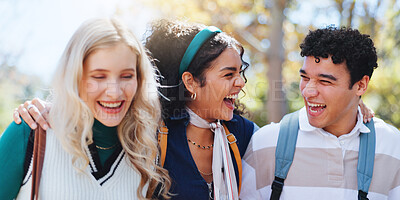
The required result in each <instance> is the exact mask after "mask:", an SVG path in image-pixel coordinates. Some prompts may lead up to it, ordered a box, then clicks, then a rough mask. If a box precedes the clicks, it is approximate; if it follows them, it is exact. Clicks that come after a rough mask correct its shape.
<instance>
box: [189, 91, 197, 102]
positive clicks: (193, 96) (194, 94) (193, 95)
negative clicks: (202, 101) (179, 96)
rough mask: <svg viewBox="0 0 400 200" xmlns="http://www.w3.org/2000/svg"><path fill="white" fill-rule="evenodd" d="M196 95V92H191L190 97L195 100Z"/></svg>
mask: <svg viewBox="0 0 400 200" xmlns="http://www.w3.org/2000/svg"><path fill="white" fill-rule="evenodd" d="M196 97H197V95H196V92H195V93H193V94H192V95H191V96H190V98H192V100H193V101H194V100H196Z"/></svg>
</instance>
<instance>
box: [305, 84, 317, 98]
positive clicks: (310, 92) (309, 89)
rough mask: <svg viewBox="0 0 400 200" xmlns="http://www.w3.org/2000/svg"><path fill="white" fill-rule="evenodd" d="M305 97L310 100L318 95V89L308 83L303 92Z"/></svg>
mask: <svg viewBox="0 0 400 200" xmlns="http://www.w3.org/2000/svg"><path fill="white" fill-rule="evenodd" d="M301 94H302V95H303V97H306V98H310V97H315V96H317V95H318V88H317V87H316V85H315V84H314V83H312V82H308V83H307V84H306V85H305V86H304V88H303V90H302V91H301Z"/></svg>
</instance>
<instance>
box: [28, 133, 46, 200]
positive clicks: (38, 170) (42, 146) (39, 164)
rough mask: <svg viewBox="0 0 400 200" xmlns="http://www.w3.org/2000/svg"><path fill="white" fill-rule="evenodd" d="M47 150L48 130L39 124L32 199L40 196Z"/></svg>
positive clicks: (34, 156)
mask: <svg viewBox="0 0 400 200" xmlns="http://www.w3.org/2000/svg"><path fill="white" fill-rule="evenodd" d="M45 150H46V131H45V130H43V129H42V128H41V127H40V126H39V127H38V128H36V130H35V140H34V143H33V164H32V190H31V200H34V199H38V197H39V185H40V177H41V175H42V168H43V161H44V155H45Z"/></svg>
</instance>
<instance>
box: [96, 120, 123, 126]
mask: <svg viewBox="0 0 400 200" xmlns="http://www.w3.org/2000/svg"><path fill="white" fill-rule="evenodd" d="M97 120H99V122H101V123H102V124H103V125H104V126H108V127H114V126H118V125H119V124H120V123H121V121H122V119H97Z"/></svg>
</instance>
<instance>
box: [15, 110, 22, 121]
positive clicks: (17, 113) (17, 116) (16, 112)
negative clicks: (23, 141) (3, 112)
mask: <svg viewBox="0 0 400 200" xmlns="http://www.w3.org/2000/svg"><path fill="white" fill-rule="evenodd" d="M13 119H14V122H15V123H16V124H20V123H21V122H22V120H21V118H20V117H19V112H18V108H15V109H14V113H13Z"/></svg>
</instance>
